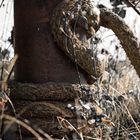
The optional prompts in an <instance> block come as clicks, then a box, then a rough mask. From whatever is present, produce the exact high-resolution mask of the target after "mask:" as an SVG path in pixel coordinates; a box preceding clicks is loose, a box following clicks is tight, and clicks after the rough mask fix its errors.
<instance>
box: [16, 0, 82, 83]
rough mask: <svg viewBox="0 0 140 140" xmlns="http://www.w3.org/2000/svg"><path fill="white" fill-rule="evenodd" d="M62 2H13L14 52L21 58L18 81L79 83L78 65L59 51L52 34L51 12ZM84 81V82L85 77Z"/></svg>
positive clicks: (42, 0) (17, 69)
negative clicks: (76, 66) (76, 67)
mask: <svg viewBox="0 0 140 140" xmlns="http://www.w3.org/2000/svg"><path fill="white" fill-rule="evenodd" d="M61 1H62V0H51V1H49V0H21V1H19V0H14V10H15V12H14V13H15V15H14V21H15V52H16V53H18V55H19V59H18V62H17V65H16V70H15V77H16V80H17V81H20V82H34V83H45V82H66V83H77V82H78V81H79V80H78V74H77V71H76V69H75V64H73V63H72V62H71V61H70V60H69V59H68V58H67V56H65V54H64V53H63V52H61V50H59V47H58V46H57V45H56V43H55V42H54V39H53V36H52V33H51V27H50V19H51V16H52V12H53V9H54V8H55V7H56V6H57V4H59V3H60V2H61ZM80 71H81V70H80ZM81 79H82V82H83V83H85V80H84V79H85V78H84V76H83V74H81Z"/></svg>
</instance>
